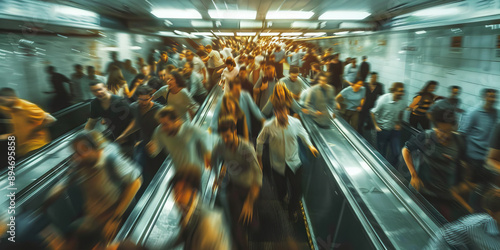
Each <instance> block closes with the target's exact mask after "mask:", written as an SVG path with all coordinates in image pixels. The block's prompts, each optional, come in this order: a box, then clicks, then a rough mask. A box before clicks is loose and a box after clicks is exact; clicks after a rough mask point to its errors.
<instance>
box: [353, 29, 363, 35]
mask: <svg viewBox="0 0 500 250" xmlns="http://www.w3.org/2000/svg"><path fill="white" fill-rule="evenodd" d="M351 33H352V34H363V33H365V32H364V31H363V30H358V31H353V32H351Z"/></svg>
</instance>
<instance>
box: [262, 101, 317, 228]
mask: <svg viewBox="0 0 500 250" xmlns="http://www.w3.org/2000/svg"><path fill="white" fill-rule="evenodd" d="M274 114H275V117H274V118H272V119H271V120H269V121H267V122H266V123H265V124H264V127H263V128H262V131H261V132H260V134H259V137H258V138H257V156H258V160H259V165H260V168H261V169H263V165H262V153H263V149H264V143H266V141H267V140H269V155H270V158H271V168H272V175H273V178H274V181H275V186H276V188H277V191H278V199H279V200H283V199H284V198H285V195H286V194H287V186H288V185H287V181H288V182H290V186H291V190H290V191H289V192H288V194H289V195H288V197H290V202H289V204H288V214H289V216H290V219H291V220H292V221H293V222H297V220H298V215H299V211H300V199H301V197H302V163H301V161H300V158H299V152H298V150H299V146H298V141H297V137H300V139H301V140H302V142H303V144H304V145H305V146H306V147H307V148H309V150H310V151H311V153H312V154H313V155H314V156H315V157H316V156H317V155H318V150H317V149H316V148H315V147H314V146H313V145H312V143H311V141H310V139H309V135H308V134H307V132H306V130H305V129H304V127H303V126H302V123H301V122H300V120H298V119H296V118H294V117H292V116H289V115H288V109H287V108H286V107H275V109H274ZM285 149H286V150H285Z"/></svg>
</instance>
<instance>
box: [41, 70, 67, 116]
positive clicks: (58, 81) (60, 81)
mask: <svg viewBox="0 0 500 250" xmlns="http://www.w3.org/2000/svg"><path fill="white" fill-rule="evenodd" d="M47 73H48V74H49V76H50V78H49V80H50V83H51V84H52V87H53V88H54V90H53V91H50V92H48V91H47V92H44V93H45V94H56V95H55V96H54V98H53V99H52V100H51V102H50V111H51V112H56V111H59V110H61V109H64V108H66V107H68V106H69V105H70V102H71V96H70V95H69V94H68V91H67V90H66V87H64V83H67V84H68V87H69V88H71V81H70V80H69V79H68V78H67V77H66V76H64V75H62V74H59V73H57V72H56V68H55V67H54V66H48V67H47Z"/></svg>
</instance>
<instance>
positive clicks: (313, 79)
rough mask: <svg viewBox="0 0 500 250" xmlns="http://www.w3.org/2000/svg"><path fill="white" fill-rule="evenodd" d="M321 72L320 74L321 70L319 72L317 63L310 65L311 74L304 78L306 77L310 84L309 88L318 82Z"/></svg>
mask: <svg viewBox="0 0 500 250" xmlns="http://www.w3.org/2000/svg"><path fill="white" fill-rule="evenodd" d="M321 72H322V70H321V66H320V65H319V63H312V64H311V74H309V75H308V76H306V77H308V79H309V82H310V83H311V86H312V85H316V84H318V80H319V79H318V77H319V75H320V74H321Z"/></svg>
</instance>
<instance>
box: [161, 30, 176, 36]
mask: <svg viewBox="0 0 500 250" xmlns="http://www.w3.org/2000/svg"><path fill="white" fill-rule="evenodd" d="M158 35H160V36H169V37H180V36H179V35H177V34H175V33H174V32H171V31H160V32H158Z"/></svg>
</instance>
